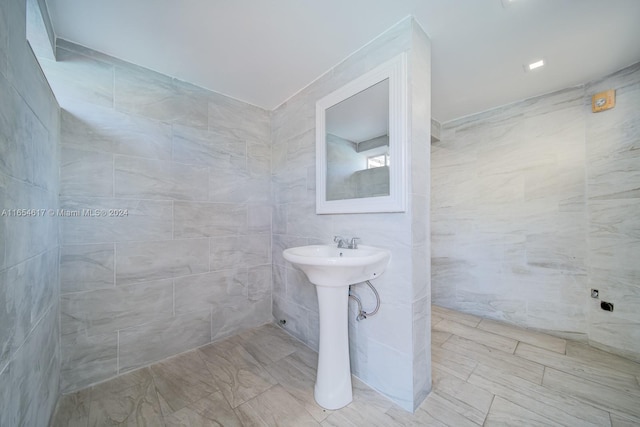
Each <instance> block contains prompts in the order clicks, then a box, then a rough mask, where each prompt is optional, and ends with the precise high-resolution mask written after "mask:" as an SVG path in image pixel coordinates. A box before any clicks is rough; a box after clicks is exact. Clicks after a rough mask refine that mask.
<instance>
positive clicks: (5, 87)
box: [0, 75, 46, 182]
mask: <svg viewBox="0 0 640 427" xmlns="http://www.w3.org/2000/svg"><path fill="white" fill-rule="evenodd" d="M0 91H2V94H3V102H2V105H0V142H2V143H1V144H0V172H2V173H4V174H6V175H8V176H13V177H15V178H17V179H22V180H25V181H29V182H32V181H33V176H34V169H33V168H34V165H33V162H32V160H31V159H32V158H33V152H34V150H35V147H34V140H33V138H30V137H29V136H30V135H29V134H28V129H29V127H30V125H32V126H33V128H34V129H41V130H40V132H42V131H43V130H44V129H42V125H41V124H40V123H38V122H37V120H36V118H35V116H34V114H33V113H32V112H31V111H30V110H28V106H27V105H26V104H25V103H24V101H23V100H22V99H21V98H20V94H19V93H18V92H16V90H15V89H14V88H13V87H12V86H11V84H10V83H9V82H8V81H7V80H6V79H5V78H4V76H2V75H0ZM44 132H46V130H44Z"/></svg>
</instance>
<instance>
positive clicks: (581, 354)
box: [566, 341, 640, 377]
mask: <svg viewBox="0 0 640 427" xmlns="http://www.w3.org/2000/svg"><path fill="white" fill-rule="evenodd" d="M566 354H567V356H568V357H571V358H574V359H579V360H581V361H582V362H585V363H589V364H593V365H596V366H601V367H607V368H611V369H614V370H616V371H619V372H624V373H626V374H629V375H635V376H636V377H638V376H640V363H638V362H634V361H633V360H629V359H627V358H624V357H620V356H618V355H615V354H612V353H609V352H606V351H603V350H599V349H597V348H595V347H592V346H590V345H588V344H585V343H580V342H576V341H567V352H566Z"/></svg>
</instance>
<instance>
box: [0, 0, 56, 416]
mask: <svg viewBox="0 0 640 427" xmlns="http://www.w3.org/2000/svg"><path fill="white" fill-rule="evenodd" d="M25 25H26V2H25V1H10V2H3V3H2V4H0V94H2V95H1V96H0V211H4V210H5V209H6V210H12V209H44V210H45V212H46V211H47V210H48V209H54V210H55V209H57V208H58V198H57V194H58V190H59V185H60V180H59V178H58V171H57V164H58V160H59V148H60V146H59V138H60V110H59V107H58V104H57V102H56V100H55V98H54V96H53V94H52V93H51V90H50V89H49V87H48V85H47V81H46V79H45V78H44V76H43V74H42V72H41V71H40V68H39V66H38V63H37V62H36V59H35V57H34V56H33V53H32V51H31V49H30V47H29V46H28V44H27V40H26V28H25ZM58 256H59V233H58V220H57V218H56V217H55V216H54V217H51V216H49V215H48V214H47V215H44V216H41V215H37V216H26V217H25V216H14V215H13V214H11V213H6V214H4V215H2V216H0V325H1V327H0V425H3V426H4V425H7V426H17V425H48V423H49V420H50V417H51V414H52V412H53V409H54V406H55V404H56V401H57V398H58V388H59V383H60V338H59V337H60V322H59V319H58V312H59V287H58V267H57V264H58V263H57V261H56V259H57V258H58Z"/></svg>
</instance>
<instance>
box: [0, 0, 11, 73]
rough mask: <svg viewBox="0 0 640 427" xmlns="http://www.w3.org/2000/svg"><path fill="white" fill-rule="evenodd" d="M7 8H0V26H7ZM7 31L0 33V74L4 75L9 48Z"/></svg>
mask: <svg viewBox="0 0 640 427" xmlns="http://www.w3.org/2000/svg"><path fill="white" fill-rule="evenodd" d="M8 12H9V11H8V10H7V9H5V8H0V24H2V28H8V27H9V26H8V24H7V16H8ZM8 39H9V32H8V31H3V32H2V34H0V74H2V75H3V76H5V75H6V74H7V62H8V61H7V52H8V50H9V46H8Z"/></svg>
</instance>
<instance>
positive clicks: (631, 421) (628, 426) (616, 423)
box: [611, 413, 640, 427]
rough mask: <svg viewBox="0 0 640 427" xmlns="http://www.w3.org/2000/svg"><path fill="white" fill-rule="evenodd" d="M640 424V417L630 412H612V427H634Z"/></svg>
mask: <svg viewBox="0 0 640 427" xmlns="http://www.w3.org/2000/svg"><path fill="white" fill-rule="evenodd" d="M638 424H640V418H637V417H634V416H632V415H628V414H613V413H612V414H611V426H612V427H633V426H637V425H638Z"/></svg>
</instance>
